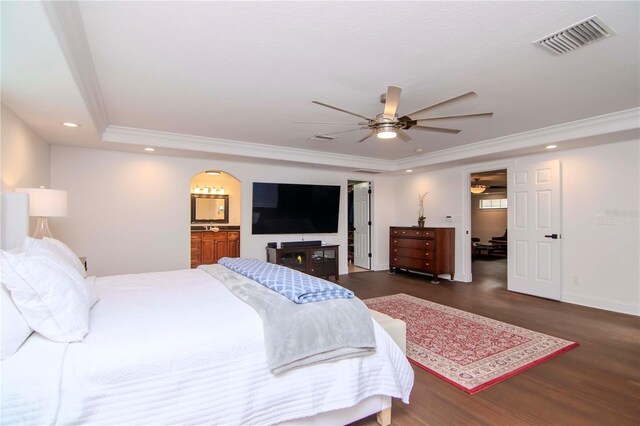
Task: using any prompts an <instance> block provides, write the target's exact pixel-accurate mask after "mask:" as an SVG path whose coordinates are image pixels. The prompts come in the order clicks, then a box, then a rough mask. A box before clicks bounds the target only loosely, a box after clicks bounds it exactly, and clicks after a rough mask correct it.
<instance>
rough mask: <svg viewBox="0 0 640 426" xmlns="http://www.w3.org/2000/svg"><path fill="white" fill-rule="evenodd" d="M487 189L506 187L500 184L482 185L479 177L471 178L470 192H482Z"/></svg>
mask: <svg viewBox="0 0 640 426" xmlns="http://www.w3.org/2000/svg"><path fill="white" fill-rule="evenodd" d="M487 189H507V187H506V186H501V185H482V184H481V183H480V178H474V179H473V183H472V184H471V193H472V194H482V193H483V192H484V191H486V190H487Z"/></svg>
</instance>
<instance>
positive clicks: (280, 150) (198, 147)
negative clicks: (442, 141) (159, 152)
mask: <svg viewBox="0 0 640 426" xmlns="http://www.w3.org/2000/svg"><path fill="white" fill-rule="evenodd" d="M102 141H103V142H109V143H122V144H132V145H140V146H151V147H156V148H168V149H179V150H186V151H199V152H209V153H216V154H226V155H235V156H240V157H253V158H264V159H269V160H281V161H291V162H296V163H305V164H321V165H325V166H338V167H345V168H348V169H351V170H356V169H367V170H374V171H382V172H388V171H391V169H390V168H389V167H390V163H389V161H388V160H380V159H376V158H367V157H358V156H355V155H344V154H335V153H328V152H321V151H313V150H307V149H299V148H285V147H279V146H274V145H265V144H260V143H253V142H242V141H235V140H228V139H217V138H210V137H205V136H192V135H184V134H180V133H170V132H160V131H155V130H146V129H136V128H132V127H122V126H111V125H109V126H107V128H106V129H105V131H104V132H103V133H102Z"/></svg>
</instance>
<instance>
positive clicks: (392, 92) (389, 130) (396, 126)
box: [296, 86, 493, 143]
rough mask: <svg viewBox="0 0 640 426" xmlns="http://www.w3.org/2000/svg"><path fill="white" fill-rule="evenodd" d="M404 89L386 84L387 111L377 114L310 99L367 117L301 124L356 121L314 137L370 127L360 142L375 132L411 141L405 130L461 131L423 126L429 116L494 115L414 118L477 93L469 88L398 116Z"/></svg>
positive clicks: (329, 106)
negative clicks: (344, 128)
mask: <svg viewBox="0 0 640 426" xmlns="http://www.w3.org/2000/svg"><path fill="white" fill-rule="evenodd" d="M401 92H402V89H401V88H399V87H396V86H389V87H388V88H387V93H383V94H382V95H380V102H382V103H383V104H384V111H383V112H382V113H380V114H378V115H376V116H375V117H373V118H372V117H367V116H365V115H362V114H358V113H355V112H351V111H347V110H345V109H342V108H338V107H335V106H333V105H329V104H325V103H323V102H319V101H311V102H312V103H314V104H316V105H320V106H323V107H326V108H331V109H334V110H336V111H340V112H344V113H345V114H350V115H353V116H356V117H359V118H362V119H364V120H366V121H360V122H357V123H337V122H309V121H298V122H296V123H298V124H301V123H302V124H353V125H358V126H361V127H358V128H357V129H352V130H344V131H341V132H331V133H321V134H316V135H314V136H315V137H319V138H323V139H333V138H331V136H332V135H337V134H340V133H349V132H356V131H358V130H369V133H367V135H366V136H364V137H363V138H360V139H359V140H358V141H357V142H358V143H360V142H364V141H366V140H367V139H369V138H370V137H371V136H373V135H376V136H377V137H378V138H379V139H393V138H395V137H398V138H399V139H401V140H403V141H404V142H409V141H410V140H411V136H409V135H408V134H407V133H406V132H405V130H409V129H416V130H423V131H427V132H438V133H450V134H457V133H460V130H457V129H448V128H443V127H431V126H424V125H422V124H419V123H422V122H427V121H430V120H447V119H455V118H471V117H491V116H493V113H492V112H482V113H473V114H462V115H445V116H439V117H428V118H413V117H414V116H415V115H416V114H422V113H424V112H426V111H429V110H431V109H434V108H436V107H440V106H443V105H446V104H451V103H453V102H456V101H460V100H462V99H466V98H468V97H472V96H477V95H476V93H475V92H468V93H465V94H463V95H459V96H456V97H453V98H450V99H447V100H445V101H442V102H438V103H436V104H433V105H429V106H428V107H425V108H422V109H419V110H417V111H414V112H412V113H409V114H406V115H403V116H398V114H397V109H398V102H399V100H400V93H401Z"/></svg>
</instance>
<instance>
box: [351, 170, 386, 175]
mask: <svg viewBox="0 0 640 426" xmlns="http://www.w3.org/2000/svg"><path fill="white" fill-rule="evenodd" d="M353 173H366V174H368V175H379V174H380V173H382V172H381V171H380V170H365V169H358V170H354V171H353Z"/></svg>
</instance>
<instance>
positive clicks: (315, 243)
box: [280, 240, 322, 248]
mask: <svg viewBox="0 0 640 426" xmlns="http://www.w3.org/2000/svg"><path fill="white" fill-rule="evenodd" d="M321 245H322V241H320V240H309V241H286V242H285V241H283V242H281V243H280V247H282V248H290V247H314V246H315V247H317V246H321Z"/></svg>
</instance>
